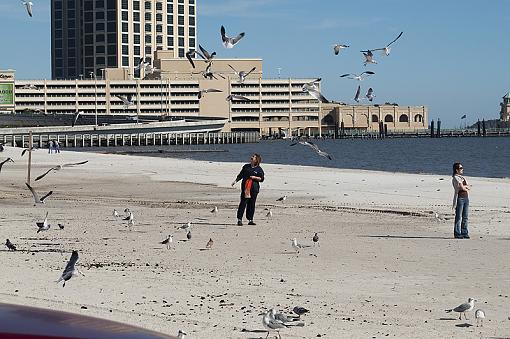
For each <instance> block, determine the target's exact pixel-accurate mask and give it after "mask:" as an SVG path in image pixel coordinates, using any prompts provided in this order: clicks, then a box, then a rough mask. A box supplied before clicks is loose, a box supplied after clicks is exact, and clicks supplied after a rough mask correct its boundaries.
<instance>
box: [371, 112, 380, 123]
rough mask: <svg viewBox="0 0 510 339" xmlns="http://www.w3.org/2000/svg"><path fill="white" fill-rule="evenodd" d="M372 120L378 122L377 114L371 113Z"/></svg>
mask: <svg viewBox="0 0 510 339" xmlns="http://www.w3.org/2000/svg"><path fill="white" fill-rule="evenodd" d="M372 122H379V117H378V116H377V114H372Z"/></svg>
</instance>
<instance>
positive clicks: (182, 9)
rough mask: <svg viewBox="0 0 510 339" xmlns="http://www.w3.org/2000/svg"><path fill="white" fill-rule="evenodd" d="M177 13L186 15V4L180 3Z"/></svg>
mask: <svg viewBox="0 0 510 339" xmlns="http://www.w3.org/2000/svg"><path fill="white" fill-rule="evenodd" d="M177 14H182V15H184V5H179V6H178V7H177Z"/></svg>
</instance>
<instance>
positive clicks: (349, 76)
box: [340, 71, 375, 81]
mask: <svg viewBox="0 0 510 339" xmlns="http://www.w3.org/2000/svg"><path fill="white" fill-rule="evenodd" d="M374 74H375V72H372V71H365V72H362V73H360V74H354V73H347V74H342V75H340V78H347V79H353V80H358V81H363V80H365V79H366V78H367V77H369V76H371V75H374Z"/></svg>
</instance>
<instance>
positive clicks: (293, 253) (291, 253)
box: [266, 252, 299, 332]
mask: <svg viewBox="0 0 510 339" xmlns="http://www.w3.org/2000/svg"><path fill="white" fill-rule="evenodd" d="M275 254H287V255H296V254H299V252H276V253H275ZM266 332H267V331H266Z"/></svg>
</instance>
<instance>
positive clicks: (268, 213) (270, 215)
mask: <svg viewBox="0 0 510 339" xmlns="http://www.w3.org/2000/svg"><path fill="white" fill-rule="evenodd" d="M272 217H273V210H272V209H270V208H269V209H268V211H267V214H266V218H272Z"/></svg>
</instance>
